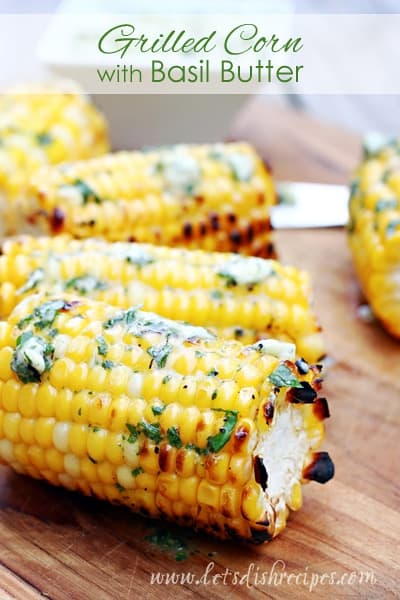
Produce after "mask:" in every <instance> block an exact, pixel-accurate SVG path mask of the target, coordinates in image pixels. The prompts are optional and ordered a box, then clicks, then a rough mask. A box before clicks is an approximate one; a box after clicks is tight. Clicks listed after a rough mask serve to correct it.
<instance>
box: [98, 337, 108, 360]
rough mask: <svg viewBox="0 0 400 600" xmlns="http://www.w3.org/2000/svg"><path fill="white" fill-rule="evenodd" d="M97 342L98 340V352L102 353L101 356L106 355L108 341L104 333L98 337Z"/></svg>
mask: <svg viewBox="0 0 400 600" xmlns="http://www.w3.org/2000/svg"><path fill="white" fill-rule="evenodd" d="M96 342H97V352H98V353H99V354H100V356H106V354H107V351H108V345H107V342H106V340H105V339H104V337H103V336H102V335H98V336H97V338H96Z"/></svg>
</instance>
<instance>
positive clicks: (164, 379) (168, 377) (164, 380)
mask: <svg viewBox="0 0 400 600" xmlns="http://www.w3.org/2000/svg"><path fill="white" fill-rule="evenodd" d="M171 379H172V375H166V376H165V377H163V379H162V383H163V384H164V385H165V384H166V383H168V381H171Z"/></svg>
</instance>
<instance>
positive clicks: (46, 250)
mask: <svg viewBox="0 0 400 600" xmlns="http://www.w3.org/2000/svg"><path fill="white" fill-rule="evenodd" d="M2 251H3V255H2V256H0V318H5V317H7V316H8V315H9V313H10V311H11V310H12V308H13V307H14V306H15V304H16V303H17V302H19V301H20V300H21V298H23V297H24V296H25V295H27V294H29V293H31V292H32V290H35V291H50V292H51V291H52V292H55V293H65V292H67V293H78V294H83V295H87V296H88V297H90V298H93V299H97V300H102V301H105V302H108V303H110V304H113V305H115V306H119V307H121V308H128V307H129V306H132V305H135V304H141V305H143V308H144V310H150V311H153V312H156V313H159V314H161V315H163V316H165V317H169V318H172V319H180V320H185V321H189V322H191V323H193V324H195V325H202V326H204V327H209V328H211V329H212V330H213V331H215V333H217V334H218V336H220V337H223V338H230V339H235V338H236V339H240V341H241V342H242V343H253V342H255V341H256V340H258V339H261V338H267V337H268V338H270V337H272V338H279V339H281V340H284V341H289V342H293V343H295V344H296V346H297V350H298V352H299V355H300V356H302V357H304V358H305V359H306V360H307V361H309V362H318V361H319V360H320V359H321V358H322V356H323V355H324V346H323V339H322V335H321V332H320V327H319V326H318V323H317V320H316V317H315V315H314V314H313V312H312V310H311V307H310V298H311V289H310V288H311V286H310V278H309V275H308V273H307V272H305V271H300V270H298V269H295V268H294V267H288V266H282V265H281V264H279V263H278V262H277V261H275V260H265V259H261V258H256V257H243V256H238V255H235V254H223V253H210V252H204V251H202V250H183V249H178V248H167V247H161V246H151V245H148V244H130V243H123V242H119V243H114V244H110V243H107V242H104V241H101V240H93V239H88V240H71V239H70V238H68V237H66V236H58V237H54V238H32V237H26V238H20V239H16V240H9V241H7V242H5V244H3V249H2Z"/></svg>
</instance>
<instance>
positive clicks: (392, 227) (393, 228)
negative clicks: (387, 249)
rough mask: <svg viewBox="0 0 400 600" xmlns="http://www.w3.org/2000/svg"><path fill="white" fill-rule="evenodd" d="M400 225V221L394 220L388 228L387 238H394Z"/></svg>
mask: <svg viewBox="0 0 400 600" xmlns="http://www.w3.org/2000/svg"><path fill="white" fill-rule="evenodd" d="M399 225H400V219H394V221H390V223H388V225H387V227H386V237H388V238H390V237H392V236H393V235H394V234H395V233H396V232H397V231H398V227H399Z"/></svg>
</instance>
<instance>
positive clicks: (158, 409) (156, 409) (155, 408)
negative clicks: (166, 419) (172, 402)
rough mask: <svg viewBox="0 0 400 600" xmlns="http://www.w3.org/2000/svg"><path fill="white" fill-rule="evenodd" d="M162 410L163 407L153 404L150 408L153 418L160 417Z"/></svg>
mask: <svg viewBox="0 0 400 600" xmlns="http://www.w3.org/2000/svg"><path fill="white" fill-rule="evenodd" d="M164 410H165V406H159V405H156V404H154V405H153V406H152V407H151V411H152V413H153V415H155V416H157V415H162V413H163V412H164Z"/></svg>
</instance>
